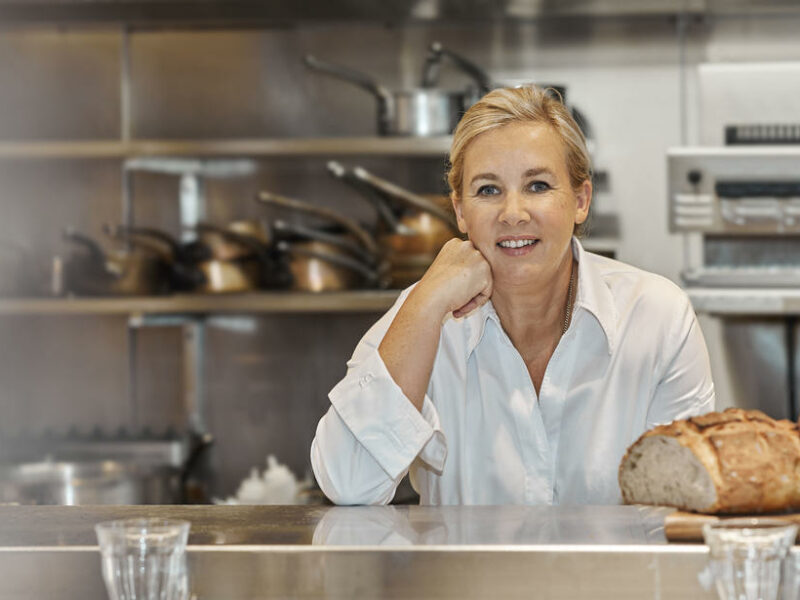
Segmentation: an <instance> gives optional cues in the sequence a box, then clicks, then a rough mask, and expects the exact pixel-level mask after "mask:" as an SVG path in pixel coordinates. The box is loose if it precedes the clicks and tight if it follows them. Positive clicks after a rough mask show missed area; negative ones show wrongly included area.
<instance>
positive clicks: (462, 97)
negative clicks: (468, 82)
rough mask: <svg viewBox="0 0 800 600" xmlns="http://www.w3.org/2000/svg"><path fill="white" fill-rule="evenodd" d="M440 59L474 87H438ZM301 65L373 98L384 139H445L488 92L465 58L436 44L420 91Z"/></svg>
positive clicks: (485, 80)
mask: <svg viewBox="0 0 800 600" xmlns="http://www.w3.org/2000/svg"><path fill="white" fill-rule="evenodd" d="M443 58H447V59H449V60H451V61H453V64H454V65H455V66H456V67H457V68H458V69H460V70H461V71H463V72H464V73H465V74H466V75H467V76H468V77H469V78H470V79H472V80H473V82H474V85H472V86H467V87H465V88H464V89H462V90H455V91H453V90H444V89H440V88H438V87H437V85H438V76H439V66H440V63H441V61H442V59H443ZM303 62H304V63H305V64H306V66H307V67H308V68H310V69H313V70H315V71H319V72H320V73H324V74H326V75H329V76H331V77H335V78H337V79H340V80H342V81H346V82H349V83H352V84H355V85H357V86H358V87H360V88H362V89H364V90H366V91H367V92H369V93H371V94H372V95H373V96H375V98H376V100H377V102H378V112H377V120H378V124H377V130H378V135H384V136H393V135H396V136H418V137H429V136H438V135H447V134H449V133H450V132H452V131H453V129H455V126H456V125H457V124H458V121H459V119H460V118H461V115H462V114H463V113H464V111H465V110H466V109H467V108H468V107H469V106H470V105H472V104H473V103H474V102H475V101H476V100H477V99H478V98H480V96H481V95H483V94H484V93H486V92H488V91H489V89H490V87H491V85H490V82H489V77H488V76H487V75H486V74H485V73H484V72H483V71H482V70H481V69H480V68H479V67H478V66H476V65H474V64H473V63H471V62H470V61H469V60H467V59H465V58H464V57H462V56H460V55H458V54H456V53H454V52H453V51H452V50H446V49H444V48H443V47H442V45H441V44H440V43H438V42H434V43H433V44H432V45H431V48H430V51H429V55H428V59H427V61H426V63H425V67H424V71H423V75H422V78H421V87H417V88H411V89H403V90H389V89H388V88H386V87H384V86H383V85H380V84H379V83H378V82H377V81H376V80H375V79H373V78H372V77H370V76H369V75H366V74H364V73H361V72H359V71H355V70H353V69H351V68H349V67H344V66H341V65H336V64H333V63H329V62H325V61H322V60H320V59H318V58H317V57H315V56H312V55H310V54H307V55H306V56H305V57H304V59H303Z"/></svg>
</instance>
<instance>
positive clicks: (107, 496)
mask: <svg viewBox="0 0 800 600" xmlns="http://www.w3.org/2000/svg"><path fill="white" fill-rule="evenodd" d="M181 501H182V489H181V470H180V469H179V468H177V467H174V466H170V465H142V464H136V463H128V462H121V461H114V460H91V461H74V462H54V461H43V462H35V463H25V464H18V465H6V466H2V467H0V502H10V503H18V504H62V505H79V504H174V503H177V502H181Z"/></svg>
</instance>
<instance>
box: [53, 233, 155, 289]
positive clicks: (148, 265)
mask: <svg viewBox="0 0 800 600" xmlns="http://www.w3.org/2000/svg"><path fill="white" fill-rule="evenodd" d="M64 239H65V240H67V241H68V242H71V243H72V244H75V245H76V246H79V247H82V248H83V249H84V251H83V253H82V254H73V255H72V256H71V257H70V258H69V260H68V261H67V263H66V265H65V279H66V287H67V289H68V290H69V291H70V292H73V293H76V294H85V295H90V296H149V295H155V294H163V293H167V292H168V291H169V278H168V270H167V264H166V262H165V261H164V258H163V256H161V255H160V254H159V253H158V252H157V251H156V250H155V249H153V248H149V247H147V246H146V245H141V246H140V245H137V246H136V247H134V248H132V249H131V250H112V251H110V252H105V251H104V250H103V249H102V248H101V246H100V244H99V243H98V242H96V241H95V240H94V239H92V238H90V237H88V236H86V235H83V234H81V233H78V232H77V231H74V230H73V229H71V228H67V229H65V230H64Z"/></svg>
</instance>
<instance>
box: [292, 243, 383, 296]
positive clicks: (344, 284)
mask: <svg viewBox="0 0 800 600" xmlns="http://www.w3.org/2000/svg"><path fill="white" fill-rule="evenodd" d="M277 247H278V248H279V249H280V250H281V251H282V252H285V253H287V254H288V255H289V257H290V260H289V269H290V270H291V273H292V289H293V290H296V291H302V292H338V291H342V290H349V289H356V288H363V287H375V285H376V283H377V281H378V274H377V273H376V271H375V270H373V269H371V268H369V267H368V266H367V265H365V264H363V263H361V262H359V261H357V260H356V259H354V258H352V257H350V256H348V255H347V254H346V253H345V252H343V251H342V249H341V247H340V246H338V245H335V244H331V243H328V242H322V241H318V240H307V241H297V242H288V241H285V240H282V241H280V242H278V244H277Z"/></svg>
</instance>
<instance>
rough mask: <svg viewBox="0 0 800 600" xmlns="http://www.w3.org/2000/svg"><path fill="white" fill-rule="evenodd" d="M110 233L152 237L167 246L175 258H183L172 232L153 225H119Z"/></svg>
mask: <svg viewBox="0 0 800 600" xmlns="http://www.w3.org/2000/svg"><path fill="white" fill-rule="evenodd" d="M109 235H112V236H114V237H123V238H128V239H130V238H132V237H133V236H137V237H140V238H151V239H153V240H155V241H157V242H160V243H162V244H163V245H165V246H167V247H168V248H169V250H170V252H171V253H172V257H173V258H174V259H175V260H180V259H181V258H182V256H181V253H182V251H181V246H180V244H179V243H178V241H177V240H176V239H175V238H174V237H172V236H171V235H170V234H168V233H167V232H165V231H161V230H160V229H154V228H152V227H139V226H134V225H117V226H116V227H115V228H111V229H110V232H109Z"/></svg>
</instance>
